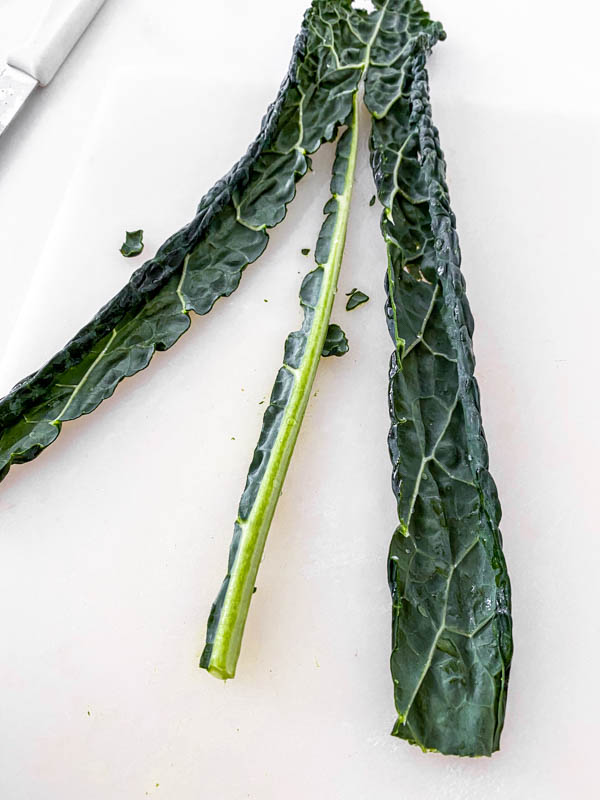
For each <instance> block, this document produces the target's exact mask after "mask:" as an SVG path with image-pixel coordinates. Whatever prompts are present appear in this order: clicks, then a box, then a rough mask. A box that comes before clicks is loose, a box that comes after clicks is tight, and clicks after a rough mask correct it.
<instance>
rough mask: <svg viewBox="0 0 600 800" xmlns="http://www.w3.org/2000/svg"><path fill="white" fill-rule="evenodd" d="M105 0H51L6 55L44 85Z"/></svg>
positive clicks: (13, 64) (11, 63)
mask: <svg viewBox="0 0 600 800" xmlns="http://www.w3.org/2000/svg"><path fill="white" fill-rule="evenodd" d="M105 1H106V0H53V2H51V3H50V6H49V8H48V10H47V11H46V13H45V14H44V16H43V17H42V20H41V22H40V24H39V27H38V29H37V30H36V31H35V33H34V34H33V35H32V36H31V38H30V39H29V41H27V42H26V43H25V44H23V45H22V46H21V47H18V48H17V49H16V50H14V51H13V53H11V55H10V56H9V57H8V63H9V64H10V66H11V67H16V68H17V69H20V70H23V72H26V73H27V74H28V75H31V77H32V78H35V79H36V80H37V81H38V82H39V84H40V85H41V86H47V85H48V84H49V83H50V81H51V80H52V78H53V77H54V76H55V75H56V73H57V72H58V70H59V68H60V66H61V64H62V63H63V61H64V60H65V59H66V57H67V56H68V55H69V53H70V52H71V50H72V49H73V47H74V46H75V45H76V44H77V41H78V40H79V38H80V36H81V35H82V33H83V32H84V31H85V29H86V28H87V27H88V25H89V24H90V22H91V21H92V20H93V19H94V17H95V16H96V14H97V13H98V11H99V10H100V8H101V7H102V6H103V5H104V3H105Z"/></svg>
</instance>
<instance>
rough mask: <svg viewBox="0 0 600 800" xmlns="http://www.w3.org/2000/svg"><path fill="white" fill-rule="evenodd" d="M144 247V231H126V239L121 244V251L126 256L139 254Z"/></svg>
mask: <svg viewBox="0 0 600 800" xmlns="http://www.w3.org/2000/svg"><path fill="white" fill-rule="evenodd" d="M143 249H144V231H142V230H139V231H126V233H125V241H124V242H123V244H122V245H121V248H120V250H119V252H120V253H121V255H123V256H125V258H131V257H132V256H139V254H140V253H141V252H142V250H143Z"/></svg>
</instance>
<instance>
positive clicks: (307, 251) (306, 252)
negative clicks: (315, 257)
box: [300, 247, 310, 256]
mask: <svg viewBox="0 0 600 800" xmlns="http://www.w3.org/2000/svg"><path fill="white" fill-rule="evenodd" d="M300 252H301V253H302V255H303V256H307V255H308V254H309V253H310V247H303V248H302V250H301V251H300Z"/></svg>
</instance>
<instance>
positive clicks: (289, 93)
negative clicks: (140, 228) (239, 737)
mask: <svg viewBox="0 0 600 800" xmlns="http://www.w3.org/2000/svg"><path fill="white" fill-rule="evenodd" d="M338 5H339V8H338ZM338 12H339V13H338ZM349 13H350V9H349V8H348V7H347V4H346V3H341V4H338V3H336V2H332V0H317V2H315V3H314V4H313V6H312V7H311V8H310V9H309V10H308V11H307V12H306V14H305V18H304V21H303V25H302V30H301V32H300V34H299V36H298V37H297V39H296V43H295V46H294V52H293V56H292V60H291V64H290V67H289V70H288V73H287V75H286V77H285V79H284V81H283V83H282V86H281V89H280V91H279V94H278V96H277V98H276V100H275V102H274V103H273V104H272V106H271V107H270V108H269V110H268V112H267V114H266V116H265V118H264V119H263V123H262V127H261V130H260V133H259V134H258V136H257V138H256V139H255V141H254V142H253V143H252V144H251V145H250V148H249V149H248V152H247V153H246V155H245V156H244V157H243V158H242V159H240V161H239V162H238V163H237V164H236V165H235V166H234V167H233V169H232V170H231V171H230V172H229V173H228V174H227V175H226V176H225V177H224V178H222V179H221V180H220V181H219V182H218V183H217V184H215V186H214V187H213V188H212V189H211V190H210V191H209V192H208V193H207V194H206V195H205V196H204V198H203V199H202V201H201V202H200V205H199V206H198V210H197V213H196V216H195V217H194V219H193V220H192V221H191V222H190V223H189V224H188V225H186V226H185V227H184V228H182V230H180V231H179V232H178V233H176V234H174V235H173V236H172V237H171V238H170V239H168V240H167V241H166V242H165V244H164V245H163V246H162V247H161V248H160V249H159V250H158V252H157V254H156V256H155V257H154V258H153V259H151V260H150V261H148V262H146V263H145V264H144V265H143V266H142V267H140V269H138V270H137V271H136V272H134V274H133V275H132V277H131V279H130V281H129V282H128V283H127V285H126V286H125V287H124V288H123V289H122V290H121V291H120V292H119V293H118V294H117V295H116V296H115V297H114V298H113V299H112V300H111V301H109V302H108V303H107V304H106V305H105V306H104V307H103V308H102V309H101V310H100V311H99V312H98V314H96V316H95V317H94V318H93V319H92V321H91V322H90V323H88V324H87V325H86V326H85V327H84V328H82V330H80V331H79V332H78V333H77V334H76V335H75V336H74V338H73V339H71V341H70V342H68V343H67V345H66V346H65V347H64V348H63V349H62V350H61V351H60V352H59V353H57V354H56V355H55V356H54V357H53V358H51V359H50V361H49V362H48V363H47V364H46V365H44V366H43V367H42V368H41V369H39V370H38V371H37V372H35V373H34V374H32V375H30V376H29V377H27V378H25V379H24V380H22V381H21V382H20V383H19V384H17V386H15V387H14V389H13V390H12V391H11V392H10V393H9V394H8V395H7V396H6V397H5V398H3V399H2V400H0V478H1V477H4V476H5V475H6V473H7V472H8V470H9V469H10V467H11V465H12V464H19V463H25V462H27V461H31V460H32V459H33V458H35V457H36V456H38V455H39V454H40V453H41V452H42V450H44V449H45V448H46V447H47V446H48V445H49V444H51V443H52V442H53V441H54V440H55V439H56V437H57V436H58V434H59V433H60V430H61V426H62V424H63V422H66V421H68V420H72V419H75V418H77V417H79V416H81V415H83V414H88V413H90V412H91V411H93V410H94V409H95V408H96V407H97V406H98V405H99V404H100V403H101V402H102V401H103V400H105V399H106V398H108V397H110V396H111V395H112V394H113V392H114V391H115V389H116V387H117V385H118V383H119V382H120V381H121V380H123V379H124V378H126V377H128V376H130V375H133V374H135V373H136V372H138V371H139V370H141V369H143V368H144V367H146V366H147V365H148V363H149V361H150V359H151V358H152V356H153V354H154V353H155V351H156V350H166V349H168V348H169V347H171V346H172V345H173V344H174V343H175V342H176V341H177V339H179V337H180V336H181V335H182V334H183V333H185V331H186V330H187V329H188V328H189V325H190V311H195V312H196V313H197V314H206V313H208V312H209V311H210V309H211V308H212V306H213V305H214V303H215V302H216V300H217V299H218V298H219V297H226V296H228V295H230V294H231V293H232V292H234V291H235V289H236V288H237V286H238V284H239V281H240V278H241V274H242V272H243V270H244V269H245V268H246V266H247V265H248V264H250V263H252V262H253V261H256V259H257V258H258V257H259V256H260V255H261V254H262V252H263V251H264V249H265V247H266V246H267V242H268V238H269V237H268V233H267V230H268V229H269V228H272V227H274V226H275V225H277V224H278V223H279V222H281V220H282V219H283V218H284V216H285V213H286V207H287V204H288V203H289V202H290V201H291V200H292V199H293V198H294V195H295V186H296V181H297V180H299V179H300V178H301V177H302V176H303V175H304V174H305V173H306V171H307V169H308V166H309V161H310V159H309V155H308V154H309V153H312V152H314V151H315V150H316V149H317V148H318V147H319V146H320V145H321V143H322V142H324V141H331V140H333V139H334V138H335V137H336V135H337V131H338V127H339V126H340V125H341V124H343V123H344V122H345V121H346V119H347V118H348V115H349V114H350V113H351V110H352V98H353V93H354V92H355V90H356V87H357V85H358V81H359V79H360V74H361V72H360V69H358V68H356V66H355V61H356V60H359V57H360V52H361V50H360V47H357V46H355V45H354V44H353V46H348V45H347V42H346V41H345V40H346V38H347V35H348V28H347V24H346V22H345V19H346V17H347V15H348V14H349ZM332 14H333V17H334V18H332ZM325 33H326V35H327V37H329V39H328V40H329V41H330V43H331V46H332V47H335V48H336V50H337V51H339V56H338V57H337V60H336V62H335V64H332V63H331V62H330V61H329V62H328V63H327V67H326V68H325V61H326V59H325V51H324V48H323V36H324V34H325ZM327 52H330V51H329V50H328V51H327Z"/></svg>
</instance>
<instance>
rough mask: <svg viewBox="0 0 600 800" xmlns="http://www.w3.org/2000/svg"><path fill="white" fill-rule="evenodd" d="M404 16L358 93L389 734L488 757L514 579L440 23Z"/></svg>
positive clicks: (499, 717)
mask: <svg viewBox="0 0 600 800" xmlns="http://www.w3.org/2000/svg"><path fill="white" fill-rule="evenodd" d="M395 5H398V6H402V5H409V4H402V3H399V4H395ZM413 5H414V4H413ZM406 27H407V30H408V31H409V33H410V35H409V37H408V41H407V45H406V48H405V51H404V54H403V57H402V61H403V63H402V69H401V70H398V72H397V77H396V78H394V79H392V78H391V76H390V74H389V72H387V70H389V67H381V68H380V67H372V68H371V70H370V71H369V75H368V76H367V91H366V96H365V102H366V104H367V106H368V108H369V110H370V112H371V114H372V116H373V123H372V135H371V161H372V167H373V172H374V176H375V181H376V186H377V193H378V197H379V200H380V202H381V203H382V205H383V207H384V211H383V214H382V232H383V236H384V238H385V242H386V245H387V252H388V272H387V280H386V288H387V294H388V302H387V316H388V325H389V330H390V333H391V335H392V338H393V340H394V343H395V346H396V349H395V352H394V353H393V355H392V360H391V365H390V389H389V406H390V415H391V422H392V426H391V430H390V436H389V447H390V454H391V458H392V462H393V468H394V469H393V488H394V492H395V494H396V497H397V501H398V514H399V518H400V524H399V527H398V529H397V531H396V533H395V534H394V537H393V540H392V544H391V548H390V553H389V584H390V589H391V592H392V598H393V631H392V639H393V651H392V658H391V669H392V677H393V680H394V687H395V699H396V708H397V711H398V720H397V723H396V725H395V727H394V730H393V733H394V734H395V735H396V736H399V737H401V738H403V739H407V740H408V741H410V742H413V743H416V744H418V745H420V746H421V747H422V748H423V749H425V750H436V751H439V752H441V753H448V754H455V755H462V756H477V755H490V754H491V753H492V752H493V751H494V750H497V749H498V747H499V740H500V733H501V730H502V726H503V723H504V711H505V703H506V690H507V683H508V675H509V668H510V661H511V656H512V631H511V628H512V623H511V616H510V583H509V579H508V574H507V570H506V564H505V561H504V556H503V554H502V544H501V542H502V540H501V536H500V531H499V529H498V524H499V521H500V505H499V502H498V497H497V494H496V487H495V485H494V482H493V480H492V478H491V476H490V473H489V471H488V453H487V446H486V441H485V437H484V434H483V428H482V422H481V414H480V406H479V391H478V387H477V382H476V380H475V378H474V375H473V370H474V365H475V361H474V357H473V349H472V341H471V337H472V334H473V318H472V316H471V312H470V310H469V305H468V302H467V298H466V295H465V281H464V278H463V276H462V273H461V271H460V252H459V246H458V238H457V235H456V230H455V218H454V215H453V213H452V211H451V209H450V202H449V196H448V187H447V185H446V179H445V162H444V157H443V154H442V151H441V149H440V145H439V139H438V132H437V129H436V128H435V127H434V126H433V125H432V121H431V106H430V101H429V89H428V79H427V72H426V67H425V62H426V55H427V53H428V51H429V49H430V48H431V46H432V45H433V44H435V42H436V41H437V40H438V39H440V38H443V32H442V31H441V29H440V28H439V27H438V26H436V25H435V24H433V25H425V26H424V27H423V28H422V29H421V30H418V29H416V28H413V29H412V30H411V24H410V15H409V17H408V25H407V26H406ZM380 61H381V62H382V63H383V62H385V61H386V59H385V57H384V56H383V54H382V56H381V58H380Z"/></svg>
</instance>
